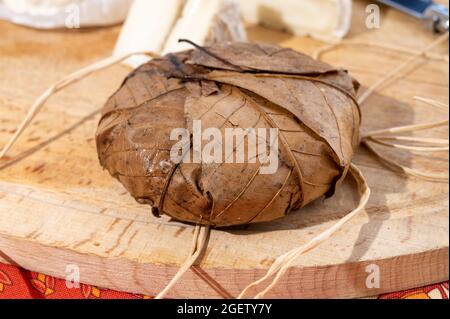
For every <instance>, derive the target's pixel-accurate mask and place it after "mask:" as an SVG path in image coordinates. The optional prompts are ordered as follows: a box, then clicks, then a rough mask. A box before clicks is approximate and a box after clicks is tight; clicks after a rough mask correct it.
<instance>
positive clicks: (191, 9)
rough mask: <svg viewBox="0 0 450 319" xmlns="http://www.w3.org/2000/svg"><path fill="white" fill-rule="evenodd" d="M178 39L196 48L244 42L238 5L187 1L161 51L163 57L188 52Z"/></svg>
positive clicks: (226, 1) (226, 0)
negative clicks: (217, 43)
mask: <svg viewBox="0 0 450 319" xmlns="http://www.w3.org/2000/svg"><path fill="white" fill-rule="evenodd" d="M179 39H189V40H191V41H193V42H195V43H196V44H198V45H211V44H213V43H216V42H223V41H246V39H247V37H246V33H245V29H244V26H243V24H242V22H241V14H240V10H239V5H238V3H237V2H236V1H234V0H188V1H187V2H186V5H185V6H184V9H183V12H182V15H181V17H180V18H179V19H178V21H177V23H176V25H175V27H174V28H173V30H172V32H171V33H170V36H169V38H168V40H167V42H166V45H165V47H164V49H163V54H166V53H170V52H177V51H182V50H186V49H192V45H190V44H188V43H179V42H178V40H179Z"/></svg>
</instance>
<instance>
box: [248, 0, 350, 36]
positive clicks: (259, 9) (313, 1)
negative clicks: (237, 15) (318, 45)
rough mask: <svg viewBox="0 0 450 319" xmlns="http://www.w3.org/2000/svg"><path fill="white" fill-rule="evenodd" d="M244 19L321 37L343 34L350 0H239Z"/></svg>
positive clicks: (346, 28)
mask: <svg viewBox="0 0 450 319" xmlns="http://www.w3.org/2000/svg"><path fill="white" fill-rule="evenodd" d="M240 5H241V8H242V14H243V16H244V19H245V20H246V21H248V22H250V23H260V24H263V25H266V26H268V27H272V28H275V29H279V30H285V31H288V32H291V33H293V34H295V35H299V36H304V35H310V36H312V37H314V38H317V39H319V40H322V41H327V42H335V41H337V40H339V39H341V38H343V37H344V36H345V35H346V34H347V32H348V30H349V28H350V23H351V14H352V2H351V0H277V1H273V0H240Z"/></svg>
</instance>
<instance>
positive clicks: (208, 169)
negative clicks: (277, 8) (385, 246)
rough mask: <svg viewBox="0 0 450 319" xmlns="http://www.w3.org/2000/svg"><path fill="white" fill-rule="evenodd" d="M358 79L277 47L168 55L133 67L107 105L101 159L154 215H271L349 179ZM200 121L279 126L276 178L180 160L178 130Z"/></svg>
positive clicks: (221, 218) (196, 218)
mask: <svg viewBox="0 0 450 319" xmlns="http://www.w3.org/2000/svg"><path fill="white" fill-rule="evenodd" d="M358 86H359V85H358V83H357V82H356V81H355V80H353V78H352V77H351V76H349V75H348V74H347V72H346V71H344V70H342V69H338V68H334V67H332V66H330V65H328V64H326V63H323V62H320V61H316V60H314V59H312V58H310V57H309V56H307V55H304V54H302V53H299V52H296V51H294V50H291V49H287V48H281V47H279V46H276V45H266V44H250V43H227V44H221V45H216V46H214V47H208V48H201V47H196V48H195V49H193V50H189V51H184V52H180V53H176V54H168V55H166V56H165V57H162V58H159V59H153V60H152V61H150V62H149V63H147V64H145V65H143V66H142V67H140V68H138V69H136V70H135V71H133V72H132V73H131V74H130V75H129V76H128V77H127V78H126V79H125V81H124V83H123V84H122V86H121V87H120V88H119V90H118V91H117V92H116V93H114V94H113V95H112V96H111V97H110V98H109V100H108V101H107V103H106V105H105V106H104V108H103V110H102V116H101V120H100V123H99V126H98V130H97V134H96V142H97V151H98V156H99V160H100V163H101V165H102V166H103V167H104V168H106V169H107V170H108V171H109V172H110V174H111V175H112V176H114V177H116V178H117V179H118V180H119V181H120V182H121V183H122V184H123V185H124V186H125V188H126V189H127V190H128V191H129V192H130V194H131V195H132V196H133V197H134V198H135V199H136V200H137V201H138V202H140V203H143V204H150V205H151V206H152V207H153V211H154V212H155V213H157V214H160V213H164V214H167V215H169V216H171V217H172V218H174V219H176V220H179V221H184V222H191V223H196V224H203V225H211V226H215V227H221V226H231V225H240V224H249V223H254V222H263V221H271V220H274V219H277V218H281V217H283V216H285V215H286V214H287V213H289V212H290V211H292V210H295V209H299V208H301V207H303V206H305V205H307V204H308V203H310V202H311V201H313V200H315V199H317V198H319V197H321V196H323V195H326V196H331V195H332V194H333V193H334V190H335V188H336V186H338V185H339V184H340V183H341V181H342V180H343V179H344V178H345V176H346V174H347V171H348V169H349V166H350V163H351V161H352V158H353V155H354V152H355V150H356V148H357V147H358V145H359V128H360V123H361V116H360V111H359V106H358V104H357V102H356V100H355V95H356V91H357V89H358ZM194 120H201V123H202V128H203V129H206V128H218V129H219V130H220V131H221V132H222V136H225V133H224V130H225V129H226V128H242V129H244V130H246V129H248V128H255V129H258V128H266V129H270V128H277V129H278V131H279V137H278V159H279V161H278V163H279V164H278V169H277V171H276V173H274V174H259V170H260V168H261V165H262V164H261V163H260V162H259V161H256V162H251V161H249V160H246V161H245V162H244V163H225V162H223V163H204V162H202V163H184V162H181V163H174V162H172V161H171V158H170V151H171V149H172V147H173V146H174V144H175V143H177V141H176V140H171V139H170V136H171V132H172V130H173V129H176V128H186V129H188V130H189V131H190V132H191V133H192V123H193V121H194ZM248 138H249V137H248V136H246V137H245V139H248ZM191 147H192V145H191ZM236 149H237V147H236V148H235V149H234V150H233V151H232V152H236ZM232 155H233V156H234V155H235V154H232Z"/></svg>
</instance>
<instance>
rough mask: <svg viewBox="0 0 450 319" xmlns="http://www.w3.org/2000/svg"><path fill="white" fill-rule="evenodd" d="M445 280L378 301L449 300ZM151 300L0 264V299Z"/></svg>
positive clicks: (397, 293) (390, 295) (146, 297)
mask: <svg viewBox="0 0 450 319" xmlns="http://www.w3.org/2000/svg"><path fill="white" fill-rule="evenodd" d="M448 296H449V292H448V281H447V282H444V283H441V284H435V285H430V286H427V287H422V288H417V289H411V290H407V291H402V292H396V293H391V294H385V295H381V296H378V298H380V299H448ZM83 298H85V299H150V298H151V297H149V296H143V295H136V294H130V293H126V292H118V291H114V290H109V289H102V288H98V287H95V286H91V285H85V284H80V287H79V288H67V287H66V281H65V280H63V279H56V278H54V277H52V276H48V275H44V274H40V273H35V272H31V271H28V270H24V269H21V268H17V267H14V266H10V265H4V264H0V299H83Z"/></svg>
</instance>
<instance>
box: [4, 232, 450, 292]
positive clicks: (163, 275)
mask: <svg viewBox="0 0 450 319" xmlns="http://www.w3.org/2000/svg"><path fill="white" fill-rule="evenodd" d="M0 247H1V250H0V262H4V263H7V264H12V265H17V266H20V267H22V268H24V269H27V270H30V271H35V272H42V273H45V274H48V275H51V276H54V277H57V278H62V279H67V278H73V276H74V269H75V270H76V271H77V274H79V280H80V281H81V282H82V283H86V284H91V285H95V286H98V287H102V288H109V289H113V290H118V291H126V292H131V293H136V294H144V295H148V296H154V295H155V294H156V293H158V292H159V291H160V290H162V289H163V288H164V285H165V283H168V282H169V280H170V279H171V278H172V276H173V275H174V274H175V273H176V271H177V270H178V268H177V267H174V266H167V265H154V264H142V263H138V262H135V261H132V260H128V259H125V258H117V257H115V258H104V257H100V256H95V255H90V254H81V253H79V252H76V251H73V250H70V249H65V248H64V249H62V248H58V249H56V248H54V247H51V246H47V245H43V244H40V243H37V242H30V241H26V240H23V239H20V238H14V237H11V236H5V235H1V234H0ZM448 261H449V248H448V247H442V248H437V249H435V250H429V251H424V252H420V253H416V254H410V255H402V256H395V257H391V258H385V259H380V260H371V261H363V262H352V263H345V264H338V265H328V266H319V267H293V268H291V269H290V270H289V271H288V272H287V273H286V274H285V275H284V276H283V277H282V280H281V282H280V283H279V284H278V285H277V286H276V287H275V288H274V290H273V291H272V292H271V293H270V295H268V296H267V297H269V298H362V297H369V296H375V295H379V294H383V293H389V292H395V291H401V290H406V289H411V288H416V287H421V286H425V285H429V284H433V283H438V282H442V281H446V280H448V279H449V267H448ZM75 275H76V274H75ZM263 275H264V270H263V269H255V270H236V269H219V268H215V269H204V268H202V267H200V266H196V267H194V268H193V269H191V270H190V271H189V272H188V273H186V274H185V276H184V277H183V278H182V280H181V281H180V282H179V283H178V284H177V285H176V287H175V288H173V289H172V291H171V292H170V293H169V294H168V297H170V298H233V297H234V296H237V295H238V293H239V292H240V291H241V290H242V289H243V288H244V287H245V285H247V284H248V283H250V282H252V281H253V280H256V279H258V278H260V277H261V276H263ZM377 279H379V280H377ZM378 283H379V284H378Z"/></svg>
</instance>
